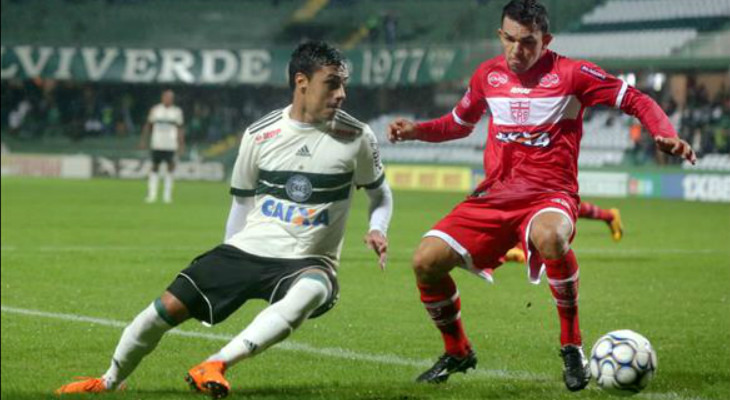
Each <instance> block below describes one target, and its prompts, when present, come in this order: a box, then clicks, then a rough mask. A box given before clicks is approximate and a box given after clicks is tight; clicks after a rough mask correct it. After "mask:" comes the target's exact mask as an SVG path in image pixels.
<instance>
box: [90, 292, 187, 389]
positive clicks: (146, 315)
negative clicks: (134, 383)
mask: <svg viewBox="0 0 730 400" xmlns="http://www.w3.org/2000/svg"><path fill="white" fill-rule="evenodd" d="M172 328H173V327H172V326H171V325H170V324H168V323H167V322H165V320H163V319H162V318H161V317H160V315H159V314H158V313H157V310H156V309H155V305H154V303H153V304H150V305H149V307H147V308H145V309H144V310H143V311H142V312H141V313H139V315H137V317H135V318H134V321H132V322H131V323H130V324H129V325H127V327H126V328H124V332H123V333H122V337H121V338H120V339H119V344H117V348H116V350H114V356H113V357H112V362H111V366H110V367H109V369H108V370H107V371H106V373H104V375H103V377H102V378H103V379H104V382H105V383H106V387H107V388H108V389H114V388H116V387H117V386H119V384H121V383H122V382H123V381H124V380H125V379H127V377H128V376H129V375H130V374H131V373H132V371H134V369H135V368H137V365H138V364H139V362H140V361H142V359H143V358H144V357H145V356H146V355H147V354H149V353H150V352H152V350H154V349H155V347H157V343H159V341H160V339H161V338H162V335H164V334H165V332H167V331H169V330H170V329H172Z"/></svg>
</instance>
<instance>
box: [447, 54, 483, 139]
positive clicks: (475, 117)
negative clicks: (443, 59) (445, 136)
mask: <svg viewBox="0 0 730 400" xmlns="http://www.w3.org/2000/svg"><path fill="white" fill-rule="evenodd" d="M481 71H482V69H481V68H479V69H477V70H476V71H475V72H474V75H472V77H471V80H470V81H469V87H468V88H467V89H466V93H464V96H463V97H462V98H461V100H460V101H459V103H458V104H457V105H456V107H454V109H453V110H452V111H451V113H452V115H453V117H454V121H456V123H458V124H459V125H462V126H467V127H473V126H474V125H475V124H476V123H477V122H479V120H480V119H481V118H482V115H484V112H485V111H486V109H487V101H486V98H485V96H484V90H483V89H482V87H483V82H482V79H483V77H482V75H483V74H482V73H481Z"/></svg>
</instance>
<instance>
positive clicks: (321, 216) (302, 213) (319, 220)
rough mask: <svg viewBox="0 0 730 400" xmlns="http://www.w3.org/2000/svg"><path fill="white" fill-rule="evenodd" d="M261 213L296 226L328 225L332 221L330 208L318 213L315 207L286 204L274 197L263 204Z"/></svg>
mask: <svg viewBox="0 0 730 400" xmlns="http://www.w3.org/2000/svg"><path fill="white" fill-rule="evenodd" d="M261 213H262V214H264V215H265V216H267V217H270V218H276V219H278V220H279V221H281V222H286V223H289V224H292V225H296V226H320V225H324V226H328V225H329V223H330V216H329V211H328V210H322V211H320V212H319V213H317V210H316V209H313V208H306V207H300V206H298V205H295V204H285V203H282V202H280V201H277V200H274V199H268V200H266V201H265V202H264V204H263V205H261Z"/></svg>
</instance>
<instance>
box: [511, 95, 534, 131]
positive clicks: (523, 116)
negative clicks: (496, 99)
mask: <svg viewBox="0 0 730 400" xmlns="http://www.w3.org/2000/svg"><path fill="white" fill-rule="evenodd" d="M509 109H510V114H512V121H514V122H516V123H518V124H520V125H522V124H524V123H525V122H527V121H528V120H529V118H530V101H529V100H517V101H510V102H509Z"/></svg>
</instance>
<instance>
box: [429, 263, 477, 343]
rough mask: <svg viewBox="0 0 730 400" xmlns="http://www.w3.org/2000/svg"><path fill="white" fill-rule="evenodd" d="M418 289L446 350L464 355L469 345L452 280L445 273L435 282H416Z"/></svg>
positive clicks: (458, 299) (457, 294) (459, 300)
mask: <svg viewBox="0 0 730 400" xmlns="http://www.w3.org/2000/svg"><path fill="white" fill-rule="evenodd" d="M418 290H420V291H421V302H423V305H424V306H425V307H426V311H428V314H429V315H430V316H431V319H432V320H433V322H434V323H435V324H436V328H438V330H439V331H441V337H442V338H443V340H444V347H445V349H446V352H447V353H448V354H451V355H455V356H457V357H464V356H466V355H467V354H468V353H469V350H471V345H470V344H469V339H467V337H466V333H464V327H463V325H462V324H461V299H460V298H459V292H458V291H457V290H456V284H455V283H454V280H453V279H451V276H449V275H446V276H445V277H444V278H443V279H441V281H439V282H438V283H436V284H431V285H427V284H423V283H420V282H418Z"/></svg>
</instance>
